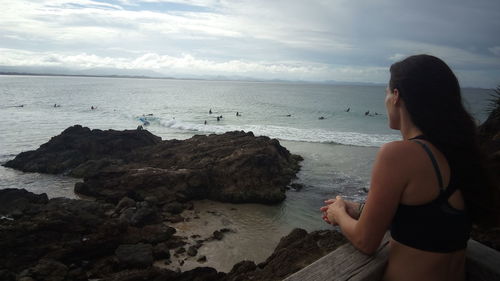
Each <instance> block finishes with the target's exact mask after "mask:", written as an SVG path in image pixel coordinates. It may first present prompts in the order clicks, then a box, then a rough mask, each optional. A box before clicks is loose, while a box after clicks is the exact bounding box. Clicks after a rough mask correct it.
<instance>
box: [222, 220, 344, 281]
mask: <svg viewBox="0 0 500 281" xmlns="http://www.w3.org/2000/svg"><path fill="white" fill-rule="evenodd" d="M346 242H347V240H346V239H345V238H344V236H343V235H342V234H341V233H339V232H337V231H333V230H320V231H314V232H311V233H307V231H305V230H303V229H294V230H293V231H292V232H290V234H288V235H287V236H285V237H283V238H281V240H280V242H279V244H278V246H276V248H275V250H274V252H273V254H272V255H271V256H269V258H267V259H266V261H264V262H263V263H260V264H259V265H258V267H256V266H255V264H254V263H253V262H249V261H244V262H240V263H237V264H236V265H234V267H233V269H232V270H231V272H229V273H228V275H227V277H226V280H228V281H236V280H241V281H242V280H269V281H271V280H283V279H284V278H286V277H287V276H289V275H290V274H292V273H294V272H297V271H298V270H300V269H302V268H304V267H305V266H307V265H309V264H311V263H313V262H314V261H316V260H317V259H319V258H320V257H322V256H324V255H326V254H328V253H329V252H331V251H333V250H335V249H336V248H337V247H338V246H340V245H342V244H344V243H346Z"/></svg>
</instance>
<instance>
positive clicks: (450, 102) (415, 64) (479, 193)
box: [389, 55, 493, 222]
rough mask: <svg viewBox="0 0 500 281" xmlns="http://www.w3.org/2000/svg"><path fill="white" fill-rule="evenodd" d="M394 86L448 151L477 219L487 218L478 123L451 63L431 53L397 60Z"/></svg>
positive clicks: (415, 119)
mask: <svg viewBox="0 0 500 281" xmlns="http://www.w3.org/2000/svg"><path fill="white" fill-rule="evenodd" d="M390 72H391V80H390V82H389V88H390V89H391V90H394V89H398V91H399V93H400V96H401V98H402V99H403V101H404V102H405V106H406V108H407V110H408V112H409V114H410V117H411V119H412V121H413V123H414V124H415V125H416V126H417V127H418V128H419V129H420V130H421V131H422V132H423V134H424V135H425V136H426V137H427V138H428V139H429V141H430V142H431V143H432V144H434V145H435V146H436V147H437V148H438V149H439V150H440V151H441V152H442V153H443V154H444V155H445V157H446V159H447V160H448V163H449V165H450V170H451V173H453V177H452V179H453V180H454V182H453V183H452V184H454V185H457V186H458V187H459V188H460V190H461V191H462V194H463V196H464V200H465V203H466V206H467V209H468V211H469V214H470V215H471V217H472V219H473V221H476V222H482V221H483V219H485V218H488V217H489V214H490V210H489V207H492V206H493V205H490V204H493V202H488V200H490V199H491V197H490V196H488V194H487V193H488V192H487V191H488V185H489V184H488V181H487V177H486V175H485V174H484V172H483V169H482V160H481V154H480V150H479V144H478V138H477V127H476V124H475V121H474V119H473V118H472V117H471V116H470V115H469V113H468V112H467V111H466V110H465V108H464V106H463V104H462V98H461V94H460V86H459V84H458V80H457V78H456V77H455V75H454V74H453V72H452V71H451V69H450V68H449V67H448V65H446V63H444V62H443V61H442V60H440V59H438V58H436V57H434V56H430V55H416V56H411V57H408V58H406V59H404V60H402V61H400V62H397V63H395V64H393V65H392V66H391V68H390Z"/></svg>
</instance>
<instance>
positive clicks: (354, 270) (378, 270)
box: [284, 234, 500, 281]
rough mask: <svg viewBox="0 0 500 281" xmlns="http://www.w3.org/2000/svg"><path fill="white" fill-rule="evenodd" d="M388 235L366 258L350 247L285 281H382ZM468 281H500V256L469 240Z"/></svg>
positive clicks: (320, 260)
mask: <svg viewBox="0 0 500 281" xmlns="http://www.w3.org/2000/svg"><path fill="white" fill-rule="evenodd" d="M389 240H390V235H389V234H386V235H385V237H384V239H383V240H382V243H381V245H380V247H379V249H378V250H377V252H376V253H375V254H374V255H372V256H368V255H365V254H363V253H361V252H359V251H358V250H356V248H354V247H353V246H352V245H351V244H350V243H348V244H346V245H343V246H341V247H339V248H337V249H336V250H335V251H333V252H331V253H329V254H327V255H326V256H324V257H322V258H320V259H319V260H317V261H315V262H314V263H312V264H310V265H308V266H307V267H305V268H303V269H302V270H300V271H298V272H296V273H294V274H292V275H290V276H289V277H287V278H286V279H284V281H347V280H349V281H375V280H381V279H382V276H383V274H384V269H385V265H386V263H387V258H388V255H389ZM466 270H467V280H468V281H493V280H500V252H498V251H496V250H494V249H491V248H489V247H487V246H484V245H483V244H481V243H479V242H477V241H474V240H472V239H471V240H469V242H468V246H467V252H466Z"/></svg>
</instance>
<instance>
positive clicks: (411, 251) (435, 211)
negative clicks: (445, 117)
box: [384, 140, 468, 280]
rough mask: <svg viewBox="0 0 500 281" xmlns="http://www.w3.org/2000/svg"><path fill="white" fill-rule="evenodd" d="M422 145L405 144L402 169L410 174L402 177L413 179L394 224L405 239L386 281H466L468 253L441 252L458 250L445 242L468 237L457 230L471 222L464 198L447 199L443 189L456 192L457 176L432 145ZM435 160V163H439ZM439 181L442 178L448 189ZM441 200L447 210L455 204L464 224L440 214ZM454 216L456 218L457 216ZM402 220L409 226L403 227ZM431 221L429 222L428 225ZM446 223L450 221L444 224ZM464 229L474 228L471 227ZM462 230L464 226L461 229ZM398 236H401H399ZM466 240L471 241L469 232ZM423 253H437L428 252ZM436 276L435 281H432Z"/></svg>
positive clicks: (394, 251)
mask: <svg viewBox="0 0 500 281" xmlns="http://www.w3.org/2000/svg"><path fill="white" fill-rule="evenodd" d="M418 142H419V143H417V141H405V143H406V144H405V145H406V147H407V149H406V150H407V151H406V153H405V156H404V158H405V159H406V161H404V164H403V165H399V167H397V168H399V169H406V170H407V171H399V172H400V173H402V174H407V175H411V177H410V178H409V179H408V184H407V186H406V188H405V190H404V191H403V193H402V195H401V199H400V207H399V208H398V211H397V212H396V215H395V221H394V222H393V226H395V224H398V225H397V226H398V227H399V229H392V230H393V232H394V233H393V234H394V236H395V237H396V238H399V239H396V240H392V241H391V250H390V255H389V263H388V267H387V269H386V275H385V277H384V280H464V277H465V273H464V262H465V250H463V247H459V248H461V249H458V250H454V251H451V252H441V253H440V252H436V251H445V250H446V249H449V247H457V246H456V245H446V244H447V243H448V244H449V243H450V242H448V241H443V234H445V235H448V236H449V237H448V238H449V241H457V240H461V239H463V238H462V237H458V238H457V236H461V234H464V233H457V232H463V231H467V230H466V229H464V230H460V231H456V230H455V229H456V228H457V226H456V225H454V224H457V223H458V224H462V222H461V221H460V220H462V219H467V218H465V217H463V216H461V212H463V209H464V201H463V198H462V195H461V193H460V191H459V190H456V191H455V192H453V194H451V196H450V197H449V198H442V197H443V196H442V193H441V187H440V185H442V186H443V187H444V192H446V189H447V188H448V187H450V186H449V183H450V179H451V172H450V167H449V165H448V162H447V160H446V158H445V157H444V155H443V154H442V153H441V152H440V151H439V150H437V149H436V148H435V147H434V146H433V145H432V144H431V143H429V142H428V141H426V140H418ZM424 146H425V147H424ZM426 149H428V150H429V151H426ZM433 158H434V159H435V163H433V161H434V160H432V159H433ZM394 172H398V171H394ZM439 177H441V178H442V183H440V180H439ZM450 188H452V187H450ZM440 198H442V200H447V201H448V203H446V204H449V207H450V209H451V211H452V212H453V211H456V212H457V214H458V215H457V216H456V219H458V220H455V221H453V219H449V220H448V219H447V214H446V213H443V214H441V212H447V211H449V210H441V209H440V207H439V204H440V203H443V202H439V201H440ZM412 212H413V213H415V215H414V216H410V217H409V216H408V214H410V213H412ZM426 212H427V213H428V214H426ZM426 216H427V218H426ZM450 216H451V218H453V214H452V215H450ZM398 219H399V220H406V221H401V222H398ZM425 219H426V221H422V220H425ZM443 219H447V220H446V221H442V222H440V220H443ZM412 220H413V221H412ZM415 220H416V221H415ZM463 223H464V224H468V222H463ZM439 224H441V225H439ZM460 227H461V226H460V225H459V226H458V228H459V229H460ZM462 228H463V227H462ZM396 231H398V232H401V233H396ZM465 234H466V235H467V234H468V231H467V233H465ZM462 236H463V235H462ZM397 240H403V241H401V242H403V243H404V242H407V243H406V244H412V240H415V243H416V244H415V245H411V246H410V245H405V244H403V243H401V242H398V241H397ZM444 240H446V236H444ZM465 241H466V239H465ZM452 244H453V243H452ZM455 244H456V243H455ZM412 246H414V247H412ZM419 248H420V249H419ZM422 248H424V249H432V250H433V251H432V252H431V251H426V250H423V249H422ZM442 249H445V250H442ZM430 276H432V277H433V278H435V279H429V277H430Z"/></svg>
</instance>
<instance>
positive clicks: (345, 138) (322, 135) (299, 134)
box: [159, 119, 400, 146]
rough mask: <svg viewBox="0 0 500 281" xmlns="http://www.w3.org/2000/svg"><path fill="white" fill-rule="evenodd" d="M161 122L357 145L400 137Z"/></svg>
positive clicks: (169, 125)
mask: <svg viewBox="0 0 500 281" xmlns="http://www.w3.org/2000/svg"><path fill="white" fill-rule="evenodd" d="M159 124H160V125H161V126H164V127H167V128H172V129H178V130H187V131H192V132H201V133H216V134H222V133H225V132H229V131H245V132H249V131H251V132H253V133H254V134H255V135H257V136H268V137H271V138H277V139H280V140H289V141H304V142H319V143H337V144H344V145H355V146H381V145H382V144H384V143H386V142H390V141H394V140H398V139H400V137H399V136H398V135H388V134H365V133H357V132H340V131H330V130H325V129H299V128H293V127H284V126H274V125H241V126H237V125H208V124H207V125H204V124H194V123H190V122H184V121H181V120H177V119H171V120H160V122H159Z"/></svg>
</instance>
